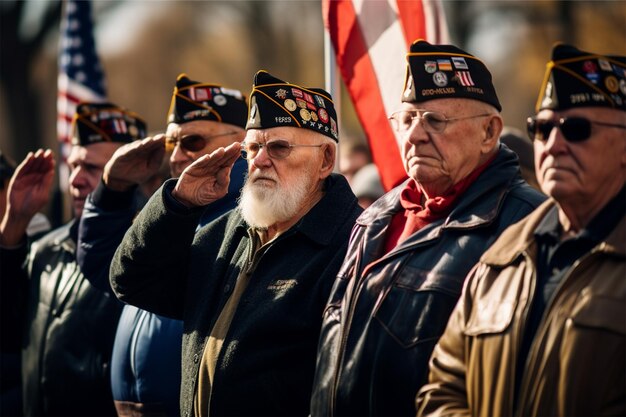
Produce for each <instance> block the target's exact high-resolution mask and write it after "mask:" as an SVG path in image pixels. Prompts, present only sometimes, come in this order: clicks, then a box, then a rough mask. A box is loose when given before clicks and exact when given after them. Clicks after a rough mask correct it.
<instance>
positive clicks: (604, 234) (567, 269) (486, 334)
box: [417, 44, 626, 417]
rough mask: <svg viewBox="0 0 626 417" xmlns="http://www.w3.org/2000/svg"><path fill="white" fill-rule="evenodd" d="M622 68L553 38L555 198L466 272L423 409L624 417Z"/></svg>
mask: <svg viewBox="0 0 626 417" xmlns="http://www.w3.org/2000/svg"><path fill="white" fill-rule="evenodd" d="M625 74H626V57H617V56H602V55H598V54H593V53H588V52H584V51H580V50H578V49H577V48H575V47H572V46H568V45H563V44H558V45H555V47H554V49H553V53H552V60H551V61H550V62H549V63H548V67H547V72H546V76H545V79H544V82H543V85H542V87H541V90H540V96H539V100H538V103H537V112H538V113H537V115H536V117H532V118H529V120H528V131H529V135H530V136H531V138H532V139H533V140H534V147H535V169H536V173H537V178H538V180H539V183H540V185H541V188H542V190H543V192H545V193H546V194H547V195H548V196H550V197H551V199H550V200H549V201H547V202H546V203H544V204H543V205H542V206H540V207H539V208H538V209H537V210H536V211H535V212H533V213H532V214H531V215H529V216H528V217H527V218H526V219H524V220H522V221H521V222H520V223H518V224H516V225H513V226H511V227H510V228H509V229H508V230H507V231H505V232H504V233H503V234H502V236H501V237H500V238H499V239H498V241H496V243H495V244H494V245H493V246H492V247H491V248H490V249H489V250H488V251H487V252H486V253H485V254H484V255H483V257H482V258H481V261H480V263H479V264H478V265H477V266H476V267H475V268H474V269H473V271H472V272H471V273H470V276H469V279H468V280H467V281H466V287H465V288H464V291H463V295H462V296H461V299H460V301H459V304H458V305H457V306H456V308H455V311H454V312H453V314H452V316H451V319H450V322H449V323H448V326H447V329H446V331H445V333H444V335H443V336H442V338H441V339H440V341H439V343H438V345H437V346H436V347H435V350H434V352H433V356H432V358H431V361H430V377H429V384H428V385H426V386H424V387H423V388H422V389H421V390H420V392H419V394H418V397H417V408H418V416H427V415H428V416H443V415H472V416H484V417H487V416H511V415H515V416H522V415H523V416H601V415H620V416H621V415H626V243H625V242H626V220H625V214H626V188H625V186H624V184H625V183H626V111H625V110H626V80H625V78H626V77H625Z"/></svg>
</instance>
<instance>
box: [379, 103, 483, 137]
mask: <svg viewBox="0 0 626 417" xmlns="http://www.w3.org/2000/svg"><path fill="white" fill-rule="evenodd" d="M485 116H491V115H490V114H487V113H485V114H477V115H474V116H462V117H450V118H448V117H446V115H445V114H443V113H439V112H435V111H427V110H423V109H415V110H400V111H397V112H394V113H393V114H392V115H391V116H389V120H390V121H391V126H392V127H393V129H394V130H395V131H396V132H399V133H404V132H406V131H407V130H409V129H410V128H411V127H413V126H414V125H415V123H416V121H417V122H418V123H419V124H420V125H421V126H422V129H424V130H425V131H427V132H430V133H443V131H444V130H446V127H447V126H448V123H450V122H456V121H457V120H464V119H474V118H476V117H485Z"/></svg>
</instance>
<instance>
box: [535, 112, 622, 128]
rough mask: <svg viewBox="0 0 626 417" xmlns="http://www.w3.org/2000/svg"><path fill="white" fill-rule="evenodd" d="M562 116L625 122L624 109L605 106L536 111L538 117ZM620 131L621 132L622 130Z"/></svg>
mask: <svg viewBox="0 0 626 417" xmlns="http://www.w3.org/2000/svg"><path fill="white" fill-rule="evenodd" d="M562 117H563V118H566V117H584V118H586V119H589V120H592V121H598V122H605V123H615V124H626V111H622V110H619V109H611V108H606V107H591V106H590V107H574V108H571V109H566V110H552V109H542V110H540V111H539V112H538V113H537V118H538V119H557V118H562ZM621 133H622V134H623V131H622V132H621Z"/></svg>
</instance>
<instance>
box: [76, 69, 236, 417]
mask: <svg viewBox="0 0 626 417" xmlns="http://www.w3.org/2000/svg"><path fill="white" fill-rule="evenodd" d="M247 113H248V106H247V104H246V101H245V98H244V97H243V95H242V94H241V92H239V91H237V90H233V89H228V88H225V87H223V86H220V85H217V84H209V83H203V82H199V81H193V80H190V79H189V78H188V77H187V76H186V75H185V74H180V75H179V76H178V78H177V80H176V85H175V87H174V92H173V94H172V101H171V104H170V108H169V111H168V117H167V121H168V125H167V131H166V134H165V135H156V136H154V137H149V138H146V139H144V140H142V141H139V142H135V143H133V144H130V145H128V146H125V147H124V148H122V149H120V150H118V151H117V152H116V153H115V154H114V155H113V157H112V158H111V160H110V161H109V163H108V164H107V165H106V167H105V169H104V173H103V176H102V181H101V183H100V185H99V186H98V188H97V190H96V191H95V192H94V193H93V194H91V195H90V196H89V198H88V200H87V202H86V204H85V212H86V214H87V215H86V216H84V217H83V219H81V229H80V236H79V249H78V260H79V263H80V265H81V267H82V268H83V271H84V274H85V276H87V278H88V279H89V280H90V281H91V282H92V283H93V284H94V285H96V286H98V287H100V288H102V289H103V290H105V291H108V292H111V286H110V284H109V279H108V278H109V274H108V270H109V265H110V263H111V259H112V257H113V253H114V252H115V248H117V246H118V245H119V243H120V242H121V241H122V238H123V236H124V233H125V232H126V231H127V230H128V228H129V227H130V224H131V222H132V219H133V217H134V216H135V214H136V212H137V210H138V208H137V206H136V204H134V202H133V195H134V193H135V189H136V188H137V187H138V186H139V185H140V184H141V183H143V182H145V181H146V180H147V179H148V178H150V177H152V176H154V175H156V174H157V172H158V170H159V167H160V165H161V162H162V160H163V157H164V155H165V152H166V151H167V152H171V154H170V159H169V166H170V173H171V175H172V176H173V177H180V175H181V173H182V172H183V170H184V169H185V168H186V167H188V166H189V165H191V163H193V161H195V160H196V159H198V158H200V157H201V156H203V155H207V154H209V153H211V152H213V151H214V150H216V149H218V148H220V147H224V146H227V145H230V144H232V143H234V142H239V141H241V140H242V139H243V137H244V134H245V131H244V127H245V124H246V118H247ZM246 171H247V168H246V162H245V161H244V160H240V161H237V162H236V163H235V165H234V166H233V169H232V170H231V173H230V179H231V181H230V186H229V190H228V194H227V196H226V197H225V198H222V199H221V200H219V201H216V202H215V203H213V204H210V205H209V206H207V208H206V209H205V210H204V213H203V215H202V216H201V218H200V221H199V227H200V226H202V225H204V224H206V223H209V222H210V221H212V220H214V219H216V218H217V217H219V216H220V215H222V214H224V213H225V212H227V211H229V210H231V209H233V208H234V207H235V206H236V205H237V198H238V197H239V191H240V189H241V187H242V186H243V181H244V178H245V173H246ZM159 185H160V184H159ZM182 333H183V323H182V321H180V320H174V319H172V318H168V317H163V316H159V315H157V314H153V313H151V312H148V311H146V310H142V309H139V308H137V307H135V306H131V305H126V306H124V310H123V311H122V316H121V317H120V321H119V325H118V327H117V334H116V337H115V344H114V347H113V356H112V360H111V387H112V390H113V399H114V400H115V406H116V409H117V413H118V415H119V416H121V417H124V416H130V415H132V416H135V417H137V416H142V415H155V414H156V415H178V413H179V403H180V401H179V397H180V378H181V376H180V375H181V368H180V358H181V339H182Z"/></svg>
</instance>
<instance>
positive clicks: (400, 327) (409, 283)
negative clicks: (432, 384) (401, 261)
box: [374, 266, 464, 348]
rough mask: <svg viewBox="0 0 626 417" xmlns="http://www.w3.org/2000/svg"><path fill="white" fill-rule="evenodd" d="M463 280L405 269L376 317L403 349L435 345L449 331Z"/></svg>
mask: <svg viewBox="0 0 626 417" xmlns="http://www.w3.org/2000/svg"><path fill="white" fill-rule="evenodd" d="M463 279H464V277H461V276H451V275H439V274H437V273H433V272H432V271H426V270H422V269H419V268H414V267H410V266H406V267H404V268H403V269H402V271H400V273H399V275H398V276H397V277H396V279H395V280H394V282H393V283H392V285H391V286H390V287H389V288H388V290H387V291H386V292H385V293H384V294H383V295H382V298H381V299H380V301H379V302H378V303H377V306H376V307H375V309H374V317H375V318H376V319H377V320H378V322H379V323H380V324H381V325H382V327H383V328H384V330H385V331H386V332H387V333H389V335H390V336H391V337H392V338H393V339H394V340H395V341H396V342H397V343H399V344H400V345H401V346H402V347H404V348H410V347H413V346H415V345H417V344H419V343H426V342H432V343H434V341H436V340H438V339H439V338H440V337H441V335H442V334H443V331H444V329H445V328H446V324H447V322H448V318H449V317H450V314H451V313H452V310H453V308H454V306H455V304H456V302H457V300H458V298H459V296H460V294H461V289H462V286H463Z"/></svg>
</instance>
